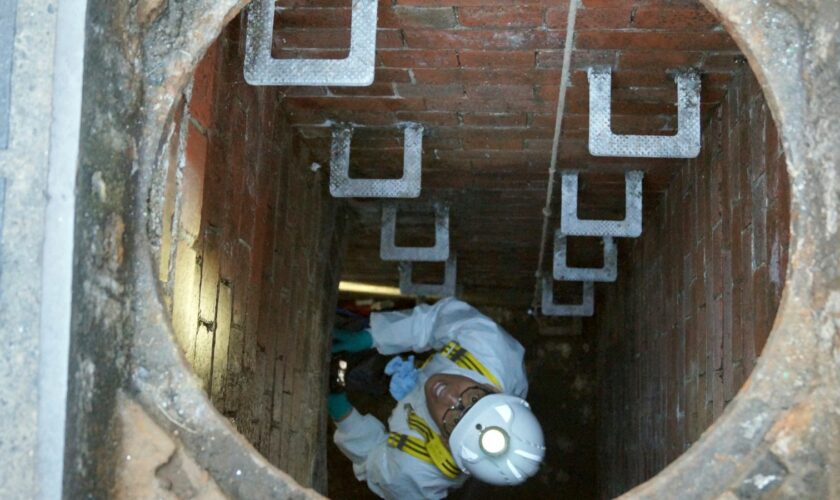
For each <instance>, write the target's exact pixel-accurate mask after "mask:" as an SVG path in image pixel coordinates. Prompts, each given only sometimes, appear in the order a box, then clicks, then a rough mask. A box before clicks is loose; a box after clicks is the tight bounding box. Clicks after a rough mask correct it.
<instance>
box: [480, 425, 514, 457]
mask: <svg viewBox="0 0 840 500" xmlns="http://www.w3.org/2000/svg"><path fill="white" fill-rule="evenodd" d="M508 442H510V438H509V437H508V434H507V432H505V431H504V429H502V428H501V427H487V428H486V429H484V430H482V431H481V436H480V437H479V438H478V444H479V445H480V446H481V451H483V452H484V453H486V454H487V455H490V456H491V457H498V456H499V455H503V454H504V453H505V452H506V451H507V449H508Z"/></svg>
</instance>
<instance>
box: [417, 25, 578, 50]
mask: <svg viewBox="0 0 840 500" xmlns="http://www.w3.org/2000/svg"><path fill="white" fill-rule="evenodd" d="M404 31H405V39H406V44H407V45H408V47H409V48H412V49H439V48H443V47H447V48H454V49H456V50H461V49H474V50H524V49H537V48H548V47H551V48H562V47H563V44H564V40H565V38H564V34H563V33H562V32H560V31H538V30H527V29H524V30H523V29H506V30H482V29H475V30H409V29H406V30H404Z"/></svg>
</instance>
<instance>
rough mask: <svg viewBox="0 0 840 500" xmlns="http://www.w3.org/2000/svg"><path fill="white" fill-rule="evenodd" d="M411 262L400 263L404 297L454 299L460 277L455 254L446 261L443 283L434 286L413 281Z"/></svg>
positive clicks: (401, 289)
mask: <svg viewBox="0 0 840 500" xmlns="http://www.w3.org/2000/svg"><path fill="white" fill-rule="evenodd" d="M411 272H412V265H411V262H410V261H404V262H400V293H402V294H404V295H420V296H430V295H433V296H436V297H452V296H454V295H455V279H456V277H457V275H458V259H457V257H456V255H455V253H454V252H452V253H451V254H450V255H449V258H448V259H446V269H445V271H444V279H443V283H442V284H440V285H432V284H425V283H414V282H412V281H411Z"/></svg>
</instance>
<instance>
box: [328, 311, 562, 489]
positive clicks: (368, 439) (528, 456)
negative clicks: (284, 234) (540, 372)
mask: <svg viewBox="0 0 840 500" xmlns="http://www.w3.org/2000/svg"><path fill="white" fill-rule="evenodd" d="M370 347H374V348H376V349H377V350H378V351H379V352H380V353H382V354H386V355H387V354H397V353H402V352H407V351H414V352H424V351H428V350H430V349H434V350H436V351H437V353H436V354H435V355H433V356H431V357H430V358H429V359H428V361H427V362H426V364H425V365H423V366H422V367H421V368H420V369H419V370H417V371H416V373H415V375H416V384H414V386H413V388H410V390H407V391H404V392H406V394H405V395H404V396H402V395H401V396H402V397H401V398H399V401H398V403H397V406H396V407H395V408H394V410H393V412H392V413H391V417H390V418H389V419H388V429H386V428H385V426H384V425H382V423H381V422H380V421H379V420H378V419H376V418H375V417H373V416H371V415H362V414H360V413H359V412H358V411H356V410H355V409H354V408H353V407H352V406H351V405H350V402H349V401H348V400H347V396H346V395H345V394H344V393H343V392H340V393H332V394H330V396H329V411H330V415H331V417H332V418H333V420H334V421H335V422H336V425H337V429H336V432H335V436H334V440H335V443H336V445H338V447H339V449H340V450H341V451H342V452H343V453H344V454H345V455H346V456H347V457H348V458H350V460H352V461H353V470H354V472H355V474H356V477H357V479H359V480H360V481H367V484H368V487H369V488H370V489H371V490H372V491H373V492H374V493H376V494H377V495H379V496H380V497H383V498H387V499H392V498H393V499H400V500H408V499H414V498H443V497H445V496H446V495H447V494H448V492H449V490H451V489H454V488H458V487H460V486H462V485H463V484H464V481H466V479H467V477H469V476H474V477H476V478H477V479H479V480H481V481H485V482H489V483H492V484H497V485H515V484H519V483H521V482H523V481H525V480H526V479H527V478H529V477H530V476H533V475H534V474H535V473H536V472H537V470H538V469H539V465H540V462H541V461H542V459H543V456H544V454H545V446H544V444H543V443H544V441H543V434H542V428H541V427H540V425H539V422H537V419H536V418H535V417H534V415H533V413H532V412H531V410H530V408H529V406H528V403H527V402H526V401H525V400H524V399H523V398H525V396H526V395H527V392H528V381H527V380H526V377H525V371H524V368H523V355H524V349H523V347H522V345H521V344H519V342H517V341H516V340H514V338H513V337H511V336H510V334H508V333H507V332H505V331H504V330H503V329H502V328H501V327H500V326H498V325H497V324H496V323H495V322H493V321H492V320H491V319H490V318H488V317H487V316H485V315H483V314H481V313H480V312H479V311H478V310H476V309H475V308H473V307H472V306H470V305H469V304H467V303H465V302H462V301H459V300H457V299H453V298H449V299H444V300H441V301H439V302H437V303H436V304H434V305H431V306H430V305H419V306H417V307H415V308H414V309H411V310H407V311H395V312H384V313H374V314H372V315H371V318H370V330H369V332H367V331H363V332H361V333H358V332H357V333H355V334H354V335H353V336H351V335H343V336H339V337H337V338H335V343H334V347H333V351H341V350H346V351H359V350H363V349H366V348H370ZM392 393H393V391H392Z"/></svg>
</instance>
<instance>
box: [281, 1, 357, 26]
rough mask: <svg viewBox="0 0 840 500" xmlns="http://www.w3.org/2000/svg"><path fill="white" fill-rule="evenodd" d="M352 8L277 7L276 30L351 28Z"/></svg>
mask: <svg viewBox="0 0 840 500" xmlns="http://www.w3.org/2000/svg"><path fill="white" fill-rule="evenodd" d="M350 16H351V10H350V8H348V7H333V8H329V7H326V8H323V7H315V8H313V7H295V8H281V9H277V10H276V11H275V14H274V30H275V31H284V30H293V29H313V28H321V29H323V28H333V29H336V28H338V29H350Z"/></svg>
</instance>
